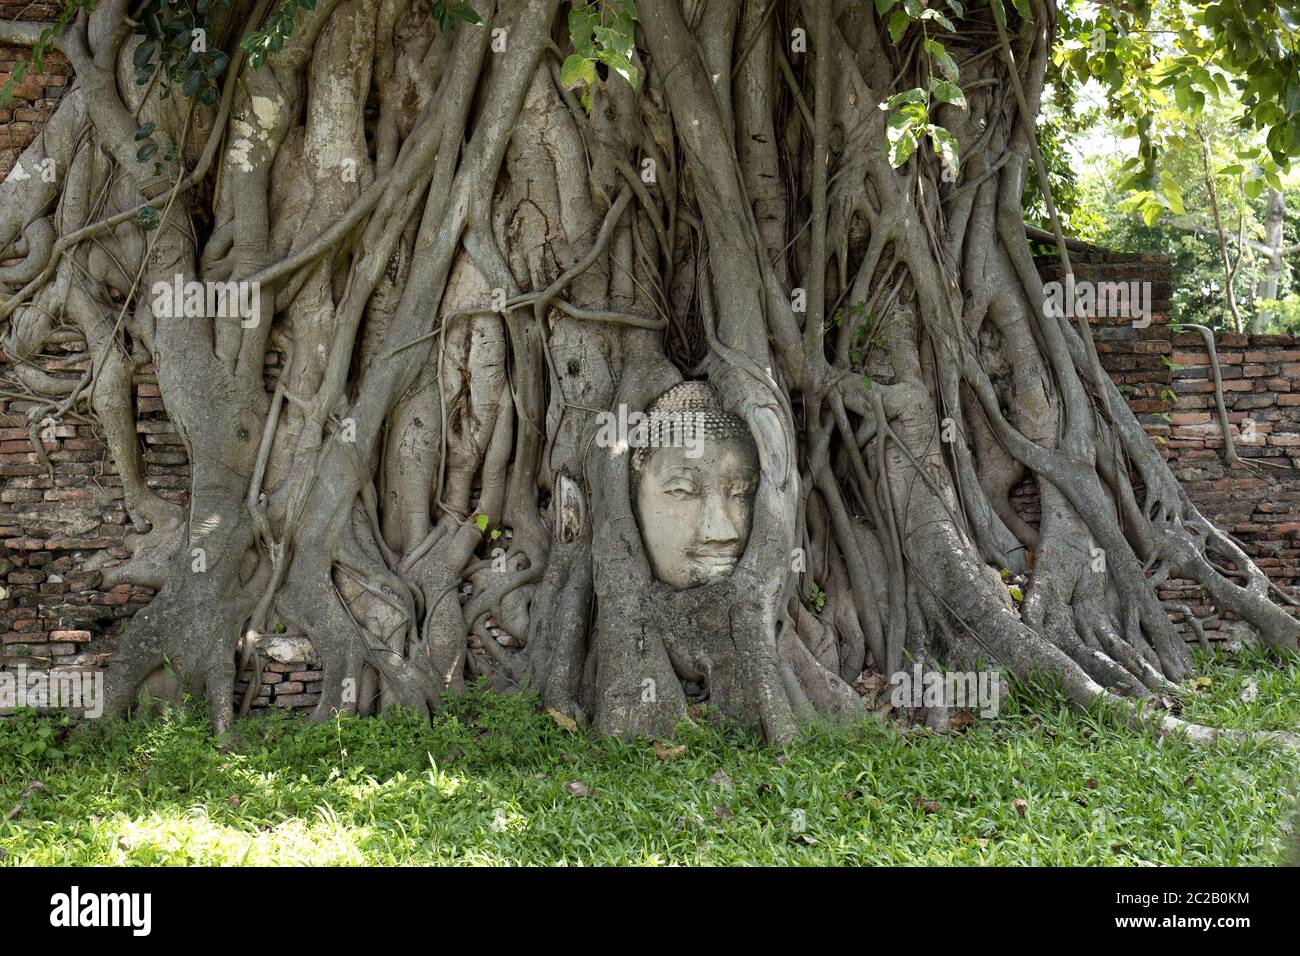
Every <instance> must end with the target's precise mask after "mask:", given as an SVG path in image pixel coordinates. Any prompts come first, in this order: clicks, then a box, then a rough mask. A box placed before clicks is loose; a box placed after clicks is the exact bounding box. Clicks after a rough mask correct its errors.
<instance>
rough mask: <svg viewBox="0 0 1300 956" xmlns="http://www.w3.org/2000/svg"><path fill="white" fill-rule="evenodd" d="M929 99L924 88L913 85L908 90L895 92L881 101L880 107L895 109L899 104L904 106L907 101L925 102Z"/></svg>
mask: <svg viewBox="0 0 1300 956" xmlns="http://www.w3.org/2000/svg"><path fill="white" fill-rule="evenodd" d="M929 101H930V98H929V97H928V96H926V94H925V90H923V89H921V88H920V87H919V86H914V87H912V88H911V89H910V90H903V92H901V93H895V94H894V95H893V96H891V97H890V98H889V99H887V100H886V101H885V102H884V103H882V104H881V105H880V108H881V109H882V110H896V109H898V108H899V107H900V106H904V105H906V104H908V103H921V104H925V103H928V102H929Z"/></svg>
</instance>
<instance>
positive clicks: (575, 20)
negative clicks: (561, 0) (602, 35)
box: [569, 3, 600, 60]
mask: <svg viewBox="0 0 1300 956" xmlns="http://www.w3.org/2000/svg"><path fill="white" fill-rule="evenodd" d="M599 25H600V11H599V10H597V9H596V6H595V4H590V3H584V4H576V3H575V4H574V5H573V7H572V8H571V9H570V10H569V42H571V43H572V44H573V48H574V49H575V50H577V51H578V52H579V53H581V54H582V55H583V56H585V57H586V58H587V59H589V60H594V59H595V58H596V44H595V43H594V42H593V40H592V37H593V36H594V34H595V32H596V27H598V26H599Z"/></svg>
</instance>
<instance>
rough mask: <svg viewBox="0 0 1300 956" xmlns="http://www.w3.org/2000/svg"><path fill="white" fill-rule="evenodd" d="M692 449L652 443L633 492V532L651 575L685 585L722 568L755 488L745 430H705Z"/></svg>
mask: <svg viewBox="0 0 1300 956" xmlns="http://www.w3.org/2000/svg"><path fill="white" fill-rule="evenodd" d="M699 450H700V449H688V448H672V447H670V448H659V449H656V450H655V451H653V452H652V453H651V454H650V456H649V458H648V459H647V460H646V461H645V464H644V465H643V466H642V468H641V472H640V482H639V485H638V487H637V492H636V509H637V517H638V519H639V520H640V524H641V536H642V538H643V539H644V541H645V545H646V551H647V553H648V554H649V556H650V564H651V566H652V567H653V568H654V572H655V576H656V577H658V578H659V580H661V581H663V582H664V583H665V584H669V585H672V586H673V587H675V588H692V587H697V586H698V585H701V584H708V583H710V582H713V581H717V580H718V579H719V578H724V577H726V576H727V575H729V574H730V573H731V572H732V570H733V569H734V568H735V566H736V562H737V561H739V560H740V556H741V555H742V554H744V552H745V542H746V541H748V539H749V527H750V520H751V518H752V517H753V504H754V492H755V491H756V490H757V489H758V477H759V471H758V454H757V452H756V451H755V450H754V444H753V442H752V441H751V440H750V439H749V437H748V436H747V435H735V436H728V437H723V438H712V437H711V438H709V439H708V440H706V441H704V442H703V449H702V454H699V455H697V456H696V457H690V456H688V454H687V452H689V451H699Z"/></svg>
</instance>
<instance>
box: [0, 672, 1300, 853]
mask: <svg viewBox="0 0 1300 956" xmlns="http://www.w3.org/2000/svg"><path fill="white" fill-rule="evenodd" d="M1201 662H1202V664H1203V673H1204V674H1206V675H1207V677H1208V683H1207V682H1206V681H1204V680H1203V681H1202V682H1201V685H1200V686H1194V687H1188V688H1187V690H1186V692H1185V693H1184V694H1183V704H1184V716H1186V717H1188V718H1189V719H1192V720H1198V721H1202V722H1206V723H1216V724H1218V725H1220V726H1231V727H1241V728H1260V729H1295V728H1297V727H1300V664H1297V663H1296V662H1290V663H1288V664H1286V665H1279V664H1276V663H1271V662H1269V661H1268V660H1267V659H1266V658H1264V657H1263V656H1262V655H1261V654H1259V653H1258V652H1255V651H1245V652H1241V653H1238V654H1235V655H1228V654H1226V653H1219V654H1218V655H1217V656H1214V655H1211V656H1210V657H1208V658H1206V657H1204V656H1203V657H1202V660H1201ZM1250 687H1254V688H1255V691H1253V692H1252V691H1250V690H1249V688H1250ZM1243 695H1244V698H1245V699H1244V700H1243ZM677 747H681V748H683V749H682V750H680V751H677V750H676V748H677ZM1295 773H1296V758H1295V756H1294V754H1287V753H1282V752H1278V751H1276V750H1272V749H1269V748H1267V747H1263V746H1256V745H1223V746H1221V747H1218V748H1213V749H1197V748H1193V747H1191V746H1188V745H1186V744H1184V743H1181V742H1178V741H1173V740H1160V739H1158V738H1156V737H1154V736H1150V735H1141V734H1137V733H1135V732H1133V731H1132V730H1129V729H1127V728H1123V727H1120V726H1117V725H1116V724H1115V723H1114V722H1113V721H1112V720H1111V718H1109V717H1107V716H1106V715H1104V714H1078V713H1072V712H1070V711H1069V710H1068V709H1067V708H1066V706H1065V704H1064V703H1063V701H1062V700H1061V698H1059V697H1058V696H1056V695H1054V694H1052V693H1048V692H1036V693H1028V692H1025V691H1017V692H1016V693H1014V694H1013V695H1012V696H1011V699H1010V700H1009V701H1007V700H1004V701H1003V707H1002V713H1001V715H1000V716H999V717H998V718H996V719H991V720H977V721H976V723H975V724H974V725H973V726H971V727H970V728H968V729H967V730H965V731H964V732H962V733H960V734H957V735H954V736H938V735H934V734H931V733H928V732H923V731H921V732H917V731H913V732H900V731H898V730H896V729H893V728H887V727H885V726H882V725H878V724H870V725H863V726H859V727H855V728H851V729H847V730H845V729H841V730H837V731H829V730H826V731H816V732H813V733H811V734H810V735H809V737H808V739H806V740H803V741H801V742H799V743H797V744H795V745H792V746H790V747H788V748H786V750H785V751H784V752H782V753H778V752H776V751H773V750H771V749H768V748H764V747H762V746H761V745H760V744H759V742H758V741H757V740H755V739H754V738H753V737H751V736H748V735H745V734H743V733H740V732H737V731H735V730H727V729H713V728H708V729H702V728H695V727H689V728H685V729H684V730H683V732H682V733H681V735H680V736H679V737H678V739H677V740H676V741H674V742H673V744H672V745H671V747H669V745H664V744H656V743H654V742H652V741H637V742H634V743H630V744H625V743H620V742H618V741H614V740H609V739H601V738H595V737H591V738H589V737H587V736H585V735H581V734H577V733H573V732H571V731H568V730H565V729H564V728H562V727H560V726H558V725H557V724H556V723H555V722H554V721H553V720H552V719H551V718H550V717H548V716H547V715H545V714H539V713H537V711H536V710H535V709H534V707H533V706H532V704H531V703H530V701H529V700H528V699H527V698H524V697H522V696H516V697H513V698H506V699H496V698H492V697H490V696H488V695H486V694H483V693H478V692H475V693H472V694H470V695H469V696H468V697H467V698H466V699H465V700H463V701H460V702H457V703H456V704H455V705H454V706H453V707H452V708H451V709H450V710H449V711H448V712H446V713H444V714H442V715H440V716H439V717H438V719H437V720H436V721H435V722H433V723H429V722H426V721H422V720H419V719H417V718H416V717H414V716H413V715H409V714H408V715H396V716H391V717H385V718H382V719H361V720H358V719H340V720H338V721H336V722H334V723H330V724H325V725H320V726H309V725H307V724H306V723H305V722H304V721H302V720H300V719H294V718H288V717H283V716H277V717H264V718H254V719H251V720H248V721H245V722H243V723H241V724H240V725H239V727H238V729H237V731H236V741H235V744H234V746H233V747H232V748H230V749H229V750H222V749H220V748H218V747H217V745H216V743H215V741H214V740H213V738H212V736H211V735H210V734H209V732H208V730H207V727H206V726H205V720H204V718H203V717H202V716H201V714H198V713H193V712H184V711H175V712H173V713H172V714H171V715H170V716H168V717H165V718H159V719H156V720H153V721H136V722H131V723H121V722H112V723H110V722H100V723H98V724H95V725H93V726H89V727H86V728H83V729H79V730H78V731H77V732H75V733H71V734H69V733H67V732H66V729H65V728H64V726H63V725H62V724H60V723H59V722H58V721H57V720H55V719H52V718H38V717H36V716H34V715H31V714H25V715H19V716H18V717H16V718H14V719H10V720H2V721H0V855H2V856H3V859H2V860H0V865H14V864H50V865H53V864H73V865H80V864H110V865H123V864H126V865H132V864H139V865H156V864H241V863H246V864H262V865H265V864H363V863H364V864H427V863H454V864H498V863H526V864H560V863H568V864H740V863H749V864H943V863H958V864H1087V865H1098V864H1100V865H1124V864H1128V865H1146V864H1190V865H1196V864H1225V865H1235V864H1268V863H1275V862H1278V860H1279V859H1280V858H1281V855H1282V849H1281V832H1282V829H1283V826H1284V824H1285V823H1286V821H1287V820H1288V817H1289V816H1290V815H1291V813H1292V810H1293V808H1294V806H1295V803H1294V798H1293V796H1292V794H1293V793H1294V790H1293V789H1292V788H1293V785H1294V782H1295ZM11 808H12V811H13V812H11ZM6 817H9V819H6Z"/></svg>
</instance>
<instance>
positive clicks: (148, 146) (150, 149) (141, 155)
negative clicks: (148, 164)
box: [135, 143, 158, 163]
mask: <svg viewBox="0 0 1300 956" xmlns="http://www.w3.org/2000/svg"><path fill="white" fill-rule="evenodd" d="M156 152H158V144H157V143H145V144H144V145H143V146H141V147H140V148H139V149H138V150H136V154H135V158H136V159H138V160H140V162H142V163H143V162H144V161H145V160H147V159H148V158H149V157H150V156H152V155H153V154H154V153H156Z"/></svg>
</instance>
